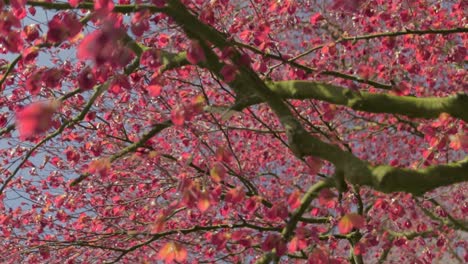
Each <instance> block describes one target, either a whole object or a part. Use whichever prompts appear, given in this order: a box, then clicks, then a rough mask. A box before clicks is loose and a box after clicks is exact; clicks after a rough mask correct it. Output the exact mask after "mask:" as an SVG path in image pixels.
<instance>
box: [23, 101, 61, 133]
mask: <svg viewBox="0 0 468 264" xmlns="http://www.w3.org/2000/svg"><path fill="white" fill-rule="evenodd" d="M56 108H57V104H56V103H34V104H31V105H28V106H26V107H25V108H23V109H22V110H20V111H19V112H18V113H17V114H16V122H17V125H18V131H19V134H20V138H21V139H22V140H24V139H27V138H29V137H31V136H34V135H36V134H40V133H43V132H45V131H46V130H48V129H49V128H50V127H51V126H52V116H53V114H54V112H55V110H56Z"/></svg>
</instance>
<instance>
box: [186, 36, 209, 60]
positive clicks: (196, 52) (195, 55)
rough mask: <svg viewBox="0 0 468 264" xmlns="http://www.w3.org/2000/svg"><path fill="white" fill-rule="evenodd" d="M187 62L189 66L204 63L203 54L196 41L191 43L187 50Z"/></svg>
mask: <svg viewBox="0 0 468 264" xmlns="http://www.w3.org/2000/svg"><path fill="white" fill-rule="evenodd" d="M187 60H188V61H189V62H190V63H191V64H198V63H200V62H204V61H206V57H205V52H204V51H203V48H202V46H201V45H200V43H199V42H198V41H192V43H191V45H190V47H189V48H188V50H187Z"/></svg>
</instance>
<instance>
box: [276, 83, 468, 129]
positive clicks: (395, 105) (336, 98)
mask: <svg viewBox="0 0 468 264" xmlns="http://www.w3.org/2000/svg"><path fill="white" fill-rule="evenodd" d="M268 87H269V88H270V89H271V91H273V92H274V93H276V94H278V95H279V96H281V97H282V98H284V99H317V100H321V101H326V102H329V103H332V104H337V105H344V106H348V107H351V108H353V109H354V110H359V111H364V112H369V113H388V114H400V115H406V116H409V117H416V118H436V117H438V116H439V115H440V114H441V113H448V114H450V115H451V116H453V117H456V118H460V119H462V120H464V121H465V122H468V111H466V107H467V106H468V95H467V94H457V95H452V96H448V97H426V98H418V97H412V96H396V95H390V94H376V93H368V92H356V91H353V90H350V89H347V88H344V87H339V86H336V85H332V84H326V83H319V82H311V81H294V80H292V81H280V82H273V83H271V84H269V85H268Z"/></svg>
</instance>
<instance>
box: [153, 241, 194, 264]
mask: <svg viewBox="0 0 468 264" xmlns="http://www.w3.org/2000/svg"><path fill="white" fill-rule="evenodd" d="M158 259H161V260H164V262H165V263H171V262H173V261H174V260H176V261H179V262H180V261H184V260H185V259H187V250H186V249H185V248H184V247H182V246H181V245H180V244H178V243H176V242H169V243H166V244H165V245H164V246H163V247H162V248H161V250H159V253H158Z"/></svg>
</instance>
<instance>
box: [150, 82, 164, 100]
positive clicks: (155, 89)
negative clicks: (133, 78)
mask: <svg viewBox="0 0 468 264" xmlns="http://www.w3.org/2000/svg"><path fill="white" fill-rule="evenodd" d="M146 90H148V93H149V95H151V96H154V97H157V96H159V95H160V94H161V90H162V86H161V85H159V84H152V85H149V86H148V87H147V88H146Z"/></svg>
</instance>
